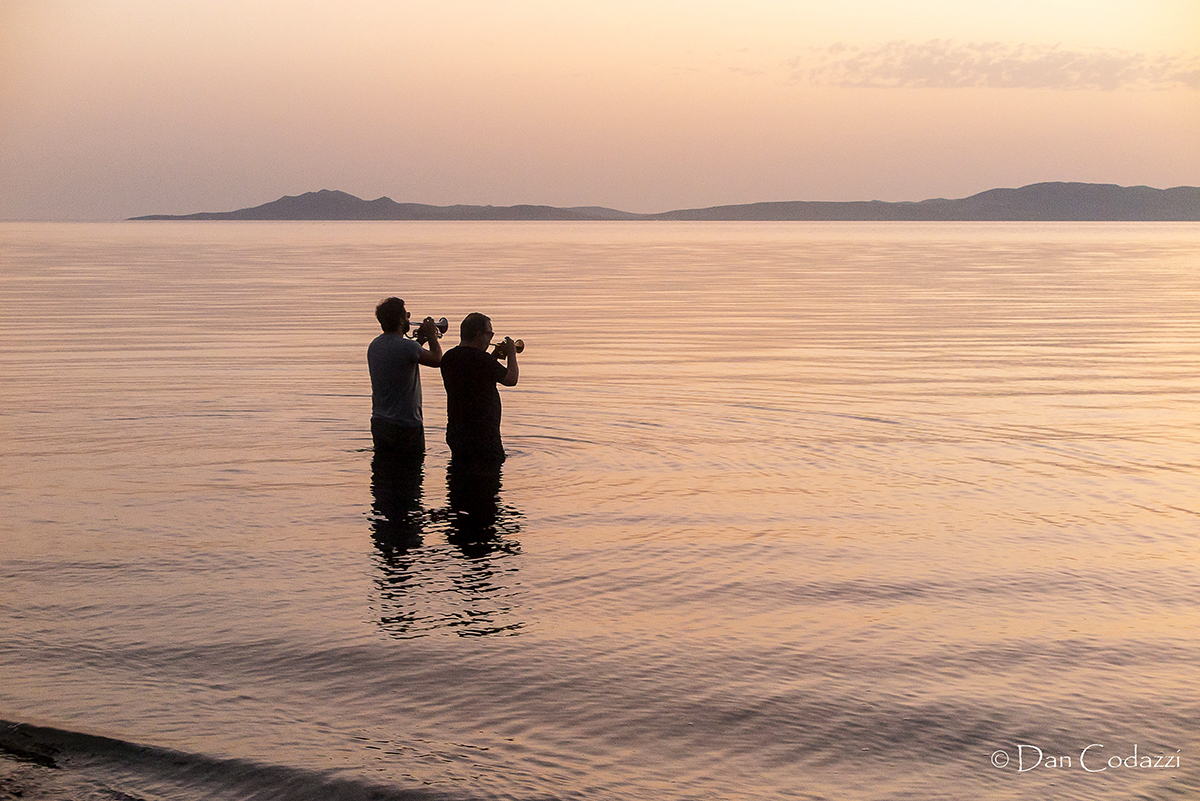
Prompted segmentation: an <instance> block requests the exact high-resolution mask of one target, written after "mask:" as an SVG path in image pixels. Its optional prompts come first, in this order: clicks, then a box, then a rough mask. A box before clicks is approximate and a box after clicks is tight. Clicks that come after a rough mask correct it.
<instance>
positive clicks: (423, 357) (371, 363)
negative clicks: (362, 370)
mask: <svg viewBox="0 0 1200 801" xmlns="http://www.w3.org/2000/svg"><path fill="white" fill-rule="evenodd" d="M375 318H376V319H377V320H379V325H380V327H381V328H383V333H382V334H380V335H379V336H377V337H375V339H374V341H372V342H371V345H370V347H368V348H367V367H368V368H369V369H370V372H371V439H372V440H373V441H374V443H375V453H376V454H384V453H386V454H391V455H397V456H423V455H424V454H425V424H424V419H423V418H422V416H421V374H420V372H419V368H418V366H417V365H420V364H423V365H426V366H427V367H437V366H438V365H439V364H441V361H442V345H441V343H440V342H438V338H437V327H436V326H435V324H434V322H433V318H432V317H426V318H425V322H423V323H421V328H420V333H421V335H422V338H423V339H425V340H426V341H427V342H428V343H429V348H428V349H426V348H423V347H421V345H420V344H418V343H417V342H416V341H415V340H412V339H409V338H408V337H406V336H404V334H405V333H406V332H407V331H408V329H409V321H408V312H407V311H406V310H405V309H404V301H403V300H401V299H400V298H387V299H386V300H384V301H382V302H381V303H380V304H379V305H378V306H377V307H375Z"/></svg>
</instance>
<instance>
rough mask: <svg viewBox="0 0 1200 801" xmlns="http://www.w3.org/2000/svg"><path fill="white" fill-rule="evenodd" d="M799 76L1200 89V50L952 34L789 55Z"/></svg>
mask: <svg viewBox="0 0 1200 801" xmlns="http://www.w3.org/2000/svg"><path fill="white" fill-rule="evenodd" d="M789 66H790V67H791V68H792V69H793V73H792V77H793V78H794V79H797V80H806V81H810V82H812V83H817V84H823V85H828V86H848V87H928V88H960V87H990V88H998V89H1016V88H1021V89H1107V90H1112V89H1168V88H1179V87H1186V88H1189V89H1196V90H1200V57H1197V56H1196V55H1191V54H1188V55H1173V56H1170V55H1151V54H1147V53H1139V52H1134V51H1129V50H1082V49H1080V50H1069V49H1064V48H1061V47H1058V46H1056V45H1053V46H1047V45H1011V44H1002V43H999V42H984V43H965V44H959V43H956V42H954V41H951V40H946V39H934V40H932V41H928V42H922V43H913V42H903V41H896V42H888V43H886V44H882V45H879V46H878V47H874V48H869V49H863V48H858V47H853V46H850V45H843V44H835V45H832V46H831V47H828V48H825V49H823V50H817V51H814V52H813V53H812V54H811V55H809V56H802V57H800V58H796V59H793V60H792V61H790V62H789Z"/></svg>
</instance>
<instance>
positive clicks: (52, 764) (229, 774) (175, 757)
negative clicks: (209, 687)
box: [0, 720, 467, 801]
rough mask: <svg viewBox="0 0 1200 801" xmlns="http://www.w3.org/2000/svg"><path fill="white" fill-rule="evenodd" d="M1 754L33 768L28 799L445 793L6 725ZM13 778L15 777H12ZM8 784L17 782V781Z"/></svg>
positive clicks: (294, 798) (328, 798)
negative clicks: (36, 770) (35, 769)
mask: <svg viewBox="0 0 1200 801" xmlns="http://www.w3.org/2000/svg"><path fill="white" fill-rule="evenodd" d="M0 753H2V754H5V755H7V756H8V757H10V761H13V760H15V761H17V762H21V763H26V764H27V765H35V766H38V767H39V768H41V769H45V770H42V771H40V775H35V773H34V771H32V770H25V771H24V772H22V773H21V774H20V776H19V778H18V779H17V781H19V782H21V783H24V784H26V785H28V784H31V783H32V784H36V785H40V786H39V787H37V788H36V789H35V791H34V792H32V793H31V792H30V791H29V788H26V789H25V791H24V792H23V793H22V794H24V795H32V796H33V797H43V798H63V799H66V798H74V797H81V796H83V797H91V798H113V799H125V800H126V801H149V800H150V799H158V798H171V799H175V800H176V801H187V800H188V799H197V800H198V799H210V798H220V799H223V800H230V799H260V798H271V799H274V800H275V801H360V800H361V801H368V800H369V801H441V800H442V799H455V800H456V801H458V800H461V799H465V798H467V796H462V795H453V794H450V793H446V792H444V791H434V790H429V789H424V788H405V787H396V786H390V785H383V784H378V783H372V782H368V781H364V780H359V779H355V778H347V777H344V776H338V775H333V774H332V773H330V772H323V771H314V770H305V769H303V768H297V767H290V766H284V765H263V764H259V763H256V762H253V761H250V760H245V759H221V758H218V757H214V756H208V755H205V754H192V753H187V752H183V751H176V750H173V749H169V748H161V747H157V746H151V745H140V744H137V743H131V742H126V741H124V740H116V739H112V738H109V737H101V736H98V735H94V734H86V733H83V732H75V731H67V730H64V729H56V728H50V727H46V726H35V725H31V724H28V723H16V722H12V721H5V720H0ZM11 772H12V771H9V773H11ZM9 781H10V782H12V781H14V780H12V779H10V780H9Z"/></svg>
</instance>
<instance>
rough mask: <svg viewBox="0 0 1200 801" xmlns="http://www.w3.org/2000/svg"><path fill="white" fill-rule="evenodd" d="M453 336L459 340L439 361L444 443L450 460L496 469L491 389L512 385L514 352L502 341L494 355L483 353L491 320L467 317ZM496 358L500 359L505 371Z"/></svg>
mask: <svg viewBox="0 0 1200 801" xmlns="http://www.w3.org/2000/svg"><path fill="white" fill-rule="evenodd" d="M459 331H460V333H461V336H462V341H461V342H460V343H459V344H458V346H457V347H454V348H451V349H450V350H448V351H446V353H445V354H444V355H443V356H442V383H443V384H445V386H446V444H447V445H449V446H450V456H451V457H452V458H453V459H454V460H456V461H459V462H475V463H484V464H489V463H490V464H499V463H500V462H503V461H504V444H503V443H502V442H501V441H500V391H499V390H498V389H497V388H496V385H497V384H503V385H504V386H506V387H511V386H516V383H517V377H518V375H519V371H518V368H517V349H516V347H515V346H514V344H513V341H512V340H511V339H509V338H507V337H506V338H505V339H504V342H503V344H501V345H500V346H499V347H498V348H497V352H496V354H495V355H493V354H490V353H488V350H487V349H488V346H489V345H491V342H492V337H493V336H494V332H493V331H492V321H491V319H490V318H488V317H486V316H485V315H482V314H480V313H479V312H472V313H471V314H468V315H467V316H466V318H465V319H464V320H463V321H462V326H461V327H460V329H459ZM499 358H503V359H505V360H506V361H507V363H508V364H507V366H506V365H503V364H501V363H500V362H499V361H498V359H499Z"/></svg>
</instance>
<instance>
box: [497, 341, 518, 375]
mask: <svg viewBox="0 0 1200 801" xmlns="http://www.w3.org/2000/svg"><path fill="white" fill-rule="evenodd" d="M499 348H503V356H504V358H505V359H506V360H507V361H508V372H507V373H505V375H504V378H502V379H500V383H501V384H503V385H504V386H506V387H513V386H516V384H517V379H518V378H519V377H520V375H521V373H520V370H519V369H518V367H517V346H516V345H515V344H514V343H513V340H512V337H505V338H504V341H503V342H501V343H500V345H499ZM499 348H498V349H499Z"/></svg>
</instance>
